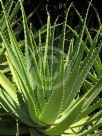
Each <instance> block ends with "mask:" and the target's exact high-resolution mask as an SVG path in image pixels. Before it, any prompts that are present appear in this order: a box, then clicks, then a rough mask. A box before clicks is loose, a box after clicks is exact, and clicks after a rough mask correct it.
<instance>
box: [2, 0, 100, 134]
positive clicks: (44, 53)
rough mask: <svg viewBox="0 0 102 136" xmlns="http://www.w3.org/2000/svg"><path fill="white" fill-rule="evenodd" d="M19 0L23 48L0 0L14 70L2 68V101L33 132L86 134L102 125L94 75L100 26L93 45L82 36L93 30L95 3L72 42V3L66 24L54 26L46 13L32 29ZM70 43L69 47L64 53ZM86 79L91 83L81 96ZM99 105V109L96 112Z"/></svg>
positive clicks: (8, 55) (7, 51)
mask: <svg viewBox="0 0 102 136" xmlns="http://www.w3.org/2000/svg"><path fill="white" fill-rule="evenodd" d="M19 1H20V5H21V11H22V17H23V26H24V40H25V43H24V48H25V51H23V52H22V50H21V48H20V46H19V45H18V41H17V38H16V35H15V33H14V31H13V30H12V27H11V25H10V20H9V18H8V17H7V13H6V10H5V7H4V5H3V2H2V0H1V5H2V9H3V13H4V16H5V22H6V26H7V33H8V37H9V39H10V42H7V39H6V36H5V33H4V32H3V30H2V29H0V36H1V37H2V48H4V49H5V54H4V55H5V57H6V59H7V62H8V65H9V69H10V75H11V78H10V79H9V78H8V77H7V76H6V75H5V74H4V73H3V71H2V70H1V71H0V85H1V86H2V87H1V89H0V103H1V106H2V107H3V108H4V109H5V110H6V111H7V112H9V113H12V114H13V115H14V117H15V118H16V119H19V120H20V121H21V122H22V123H23V124H25V126H27V128H28V129H29V130H28V132H29V133H30V135H31V136H35V135H36V136H41V135H42V136H43V135H44V136H45V135H47V136H55V135H56V136H57V135H62V136H64V135H71V136H72V135H78V136H84V135H85V136H86V135H88V134H94V133H97V129H98V128H99V127H100V126H102V118H101V116H102V111H101V105H102V104H101V103H102V99H101V98H100V99H98V101H95V100H96V97H97V96H98V95H99V94H100V92H101V90H102V78H101V77H100V78H99V79H97V78H95V76H94V74H93V72H92V69H93V66H94V65H95V62H97V61H98V60H97V58H98V55H99V52H100V49H101V46H102V40H101V39H100V35H101V27H100V28H99V29H98V31H97V34H96V37H97V38H93V39H92V40H93V43H92V45H91V46H87V43H85V41H84V35H85V32H89V30H88V28H87V25H86V22H87V16H88V12H89V8H90V5H91V2H90V3H89V6H88V8H87V12H86V16H85V18H84V20H82V27H81V29H80V32H79V34H77V35H76V37H75V38H74V37H72V39H71V40H70V43H69V42H68V41H67V32H68V30H69V28H70V29H71V27H70V26H68V24H67V19H68V13H69V10H70V8H71V7H72V4H71V5H70V6H69V8H68V10H67V12H66V16H65V21H64V23H63V24H57V20H56V21H55V23H54V25H53V26H51V22H50V15H49V13H47V14H48V18H47V26H45V27H43V28H42V29H41V30H39V31H38V32H37V33H36V34H33V33H32V31H31V30H30V29H29V27H28V24H27V19H26V15H25V12H24V8H23V5H22V2H21V0H19ZM59 25H62V31H61V33H57V34H56V31H57V30H58V27H59ZM71 30H72V29H71ZM72 31H73V30H72ZM88 34H89V33H86V35H87V36H88ZM66 45H67V46H68V51H66V52H65V46H66ZM85 53H86V57H85V56H84V54H85ZM89 77H90V78H91V80H92V81H91V82H90V81H89V80H88V78H89ZM93 79H94V80H93ZM95 79H96V80H95ZM93 83H94V84H93ZM84 84H85V86H87V87H86V90H85V92H84V93H83V95H81V90H82V86H83V85H84ZM96 109H98V110H99V112H95V113H93V112H94V111H95V110H96ZM92 113H93V114H92ZM91 114H92V115H91ZM18 131H19V127H18ZM18 133H19V132H18Z"/></svg>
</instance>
